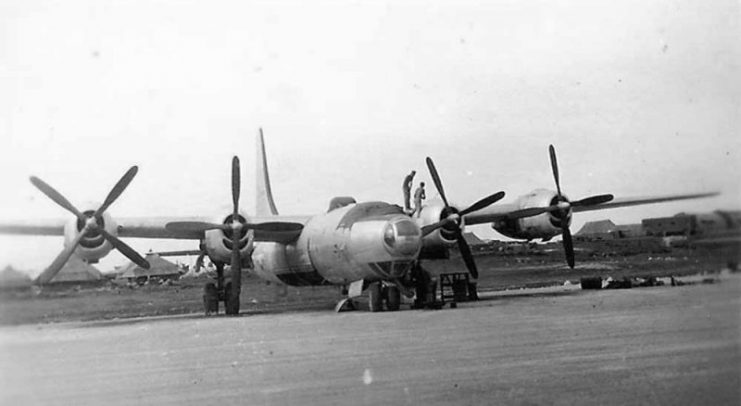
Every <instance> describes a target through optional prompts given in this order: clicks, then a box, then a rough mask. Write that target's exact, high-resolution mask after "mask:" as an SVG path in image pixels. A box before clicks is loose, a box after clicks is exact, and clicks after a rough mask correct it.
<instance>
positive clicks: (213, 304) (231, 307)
mask: <svg viewBox="0 0 741 406" xmlns="http://www.w3.org/2000/svg"><path fill="white" fill-rule="evenodd" d="M215 265H216V283H207V284H206V286H204V287H203V309H204V311H205V313H206V316H210V315H212V314H219V302H224V312H225V313H226V314H228V315H235V314H239V298H236V300H232V297H231V296H232V295H231V291H232V282H231V281H228V282H227V281H225V279H224V264H223V263H220V262H217V263H215ZM225 282H226V283H225Z"/></svg>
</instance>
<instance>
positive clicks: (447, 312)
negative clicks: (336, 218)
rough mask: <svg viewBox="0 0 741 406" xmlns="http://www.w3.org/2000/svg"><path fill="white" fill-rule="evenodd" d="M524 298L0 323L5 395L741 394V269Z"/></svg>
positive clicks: (648, 397) (691, 398)
mask: <svg viewBox="0 0 741 406" xmlns="http://www.w3.org/2000/svg"><path fill="white" fill-rule="evenodd" d="M512 292H513V291H507V292H506V294H505V291H500V292H495V294H494V295H493V297H490V298H488V299H486V300H482V301H479V302H469V303H463V304H461V305H460V306H459V307H458V308H457V309H449V308H445V309H442V310H437V311H432V310H415V311H401V312H393V313H391V312H382V313H368V312H346V313H339V314H337V313H332V312H331V311H327V310H328V309H324V308H323V309H322V310H320V311H303V312H282V313H278V314H260V313H254V312H247V313H246V314H243V315H242V316H240V317H210V318H205V317H203V316H200V315H183V316H166V317H155V318H133V319H125V320H123V319H121V320H108V321H97V322H67V323H51V324H38V325H21V326H3V327H0V365H1V366H2V367H0V404H4V405H5V404H8V405H11V404H13V405H17V404H23V405H33V404H76V405H92V404H95V405H97V404H101V403H105V404H109V405H117V404H122V405H130V404H157V405H163V404H199V405H200V404H250V405H254V404H261V405H279V404H281V405H282V404H309V405H312V404H316V405H330V404H368V405H370V404H374V405H377V404H426V405H437V404H441V405H442V404H472V405H473V404H476V405H478V404H556V405H561V404H563V405H573V404H672V405H697V404H708V405H738V404H740V402H741V351H740V346H741V337H740V334H741V318H739V309H740V308H741V275H740V274H738V273H733V274H731V273H723V274H721V275H719V276H717V278H716V279H715V283H712V284H696V285H692V286H681V287H667V286H665V287H653V288H643V289H630V290H597V291H587V290H580V289H573V287H572V288H567V287H564V286H560V287H551V288H540V289H534V290H520V291H516V292H515V293H514V294H512ZM499 294H501V296H500V295H499ZM487 296H489V295H487ZM322 306H325V307H326V306H328V304H326V305H322ZM322 306H319V307H322Z"/></svg>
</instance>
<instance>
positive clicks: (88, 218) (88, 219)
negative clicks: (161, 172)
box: [30, 166, 149, 285]
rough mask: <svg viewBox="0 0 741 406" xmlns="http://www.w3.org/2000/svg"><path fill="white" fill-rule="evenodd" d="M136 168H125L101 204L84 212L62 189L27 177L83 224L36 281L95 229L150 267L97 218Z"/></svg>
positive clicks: (51, 273) (50, 274)
mask: <svg viewBox="0 0 741 406" xmlns="http://www.w3.org/2000/svg"><path fill="white" fill-rule="evenodd" d="M137 171H138V168H137V167H136V166H132V167H131V168H129V170H128V171H126V173H125V174H124V175H123V176H122V177H121V179H119V181H118V182H117V183H116V185H115V186H113V189H111V191H110V192H109V193H108V196H106V199H105V201H104V202H103V204H102V205H101V206H100V207H99V208H98V210H96V211H95V212H94V213H92V214H87V213H86V214H83V213H82V212H80V211H79V210H78V209H77V208H76V207H75V206H74V205H73V204H72V203H70V201H69V200H67V198H65V197H64V195H62V194H61V193H59V192H58V191H57V190H56V189H54V188H53V187H51V186H50V185H49V184H47V183H46V182H44V181H43V180H41V179H39V178H37V177H35V176H31V178H30V180H31V183H32V184H33V185H34V186H36V188H37V189H39V190H40V191H41V193H43V194H45V195H46V196H47V197H49V198H50V199H51V200H53V201H54V202H55V203H56V204H58V205H60V206H61V207H63V208H64V209H65V210H67V211H69V212H71V213H72V214H74V215H75V217H77V220H78V222H79V223H80V224H82V225H83V226H82V228H81V229H80V230H79V232H78V233H77V235H76V236H75V239H74V240H72V243H71V244H69V245H68V246H66V247H65V248H64V249H63V250H62V252H60V253H59V255H57V257H56V258H55V259H54V261H52V263H51V264H50V265H49V267H47V268H46V269H45V270H44V271H43V272H42V273H41V275H39V276H38V277H37V278H36V281H35V283H37V284H39V285H43V284H45V283H47V282H49V281H50V280H52V278H54V276H55V275H56V274H57V273H58V272H59V271H60V270H61V269H62V267H64V264H66V263H67V260H69V257H71V256H72V253H74V252H75V249H77V246H78V245H80V241H82V239H83V238H85V237H86V236H89V235H90V234H92V233H98V234H100V235H102V236H103V238H105V239H106V240H107V241H108V242H109V243H110V244H111V245H112V246H113V247H114V248H116V249H117V250H118V251H119V252H121V253H122V254H123V255H124V256H125V257H126V258H128V259H130V260H131V261H133V262H134V263H136V264H137V265H139V266H141V267H142V268H145V269H149V262H147V260H145V259H144V258H143V257H142V256H141V255H139V254H138V253H137V252H136V251H134V249H132V248H131V247H129V246H128V245H127V244H126V243H125V242H123V241H121V240H120V239H119V238H118V237H116V236H115V235H112V234H110V233H108V232H107V231H106V230H105V229H104V228H103V227H102V225H101V224H99V223H98V219H100V217H101V215H102V214H103V212H105V211H106V210H107V209H108V207H110V205H111V204H113V202H115V201H116V199H118V198H119V196H121V194H122V193H123V191H124V190H125V189H126V187H127V186H129V183H131V181H132V180H133V179H134V176H136V173H137Z"/></svg>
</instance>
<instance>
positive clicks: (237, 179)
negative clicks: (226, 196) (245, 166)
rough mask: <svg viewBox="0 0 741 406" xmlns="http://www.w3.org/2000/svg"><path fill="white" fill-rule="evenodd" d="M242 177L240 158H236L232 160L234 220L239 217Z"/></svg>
mask: <svg viewBox="0 0 741 406" xmlns="http://www.w3.org/2000/svg"><path fill="white" fill-rule="evenodd" d="M240 182H241V180H240V176H239V157H237V156H235V157H234V158H232V203H233V204H234V218H235V219H236V218H237V216H238V215H239V191H240V189H239V188H240Z"/></svg>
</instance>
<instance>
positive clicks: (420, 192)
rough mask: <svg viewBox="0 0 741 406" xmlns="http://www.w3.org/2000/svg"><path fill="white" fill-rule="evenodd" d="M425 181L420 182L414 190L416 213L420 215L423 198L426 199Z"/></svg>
mask: <svg viewBox="0 0 741 406" xmlns="http://www.w3.org/2000/svg"><path fill="white" fill-rule="evenodd" d="M426 198H427V196H425V183H424V182H419V187H418V188H417V190H415V191H414V215H415V216H417V217H419V215H420V214H421V213H422V200H424V199H426Z"/></svg>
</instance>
